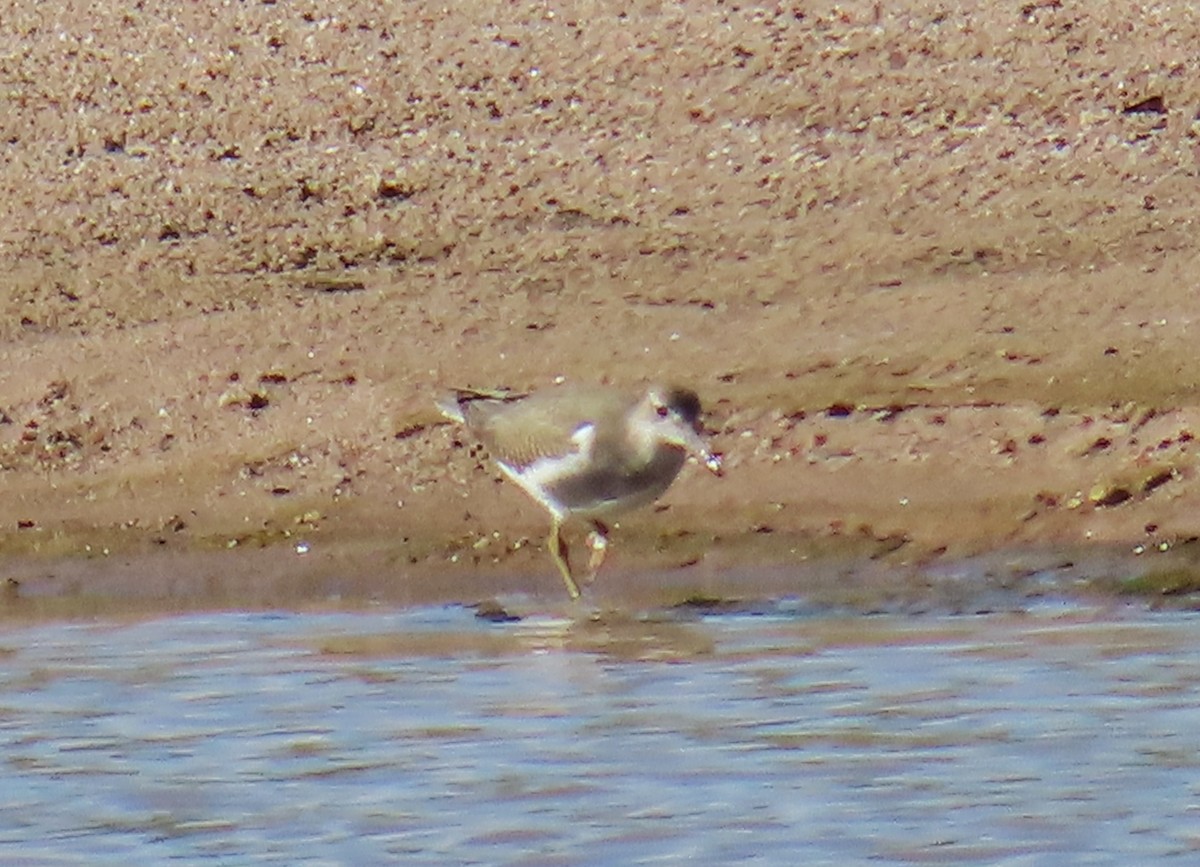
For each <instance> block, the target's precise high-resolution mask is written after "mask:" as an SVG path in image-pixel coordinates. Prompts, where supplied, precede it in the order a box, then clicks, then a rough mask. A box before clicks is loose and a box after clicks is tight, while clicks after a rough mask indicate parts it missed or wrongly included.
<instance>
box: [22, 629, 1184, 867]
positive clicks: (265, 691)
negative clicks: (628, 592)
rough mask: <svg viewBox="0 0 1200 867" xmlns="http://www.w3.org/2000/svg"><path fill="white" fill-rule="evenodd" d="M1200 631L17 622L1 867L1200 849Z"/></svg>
mask: <svg viewBox="0 0 1200 867" xmlns="http://www.w3.org/2000/svg"><path fill="white" fill-rule="evenodd" d="M1198 686H1200V619H1197V618H1196V617H1195V616H1190V615H1183V614H1157V615H1149V614H1133V613H1128V612H1119V613H1116V614H1114V613H1112V612H1107V613H1098V612H1089V611H1087V610H1082V609H1078V608H1043V609H1040V610H1035V611H1034V612H1032V613H1027V614H1021V615H1013V614H1007V615H995V616H986V617H982V616H981V617H935V616H923V617H899V616H897V617H891V616H886V617H885V616H879V617H864V616H857V617H845V618H839V617H821V616H812V615H811V614H810V615H802V614H800V613H796V612H792V613H789V612H787V611H783V610H781V611H779V612H778V613H769V614H760V615H755V616H751V615H744V614H742V615H736V614H729V615H723V616H707V617H704V616H701V617H696V618H691V619H682V620H681V619H679V618H645V617H642V618H638V617H627V616H626V617H622V616H617V615H612V616H607V617H602V618H600V619H599V620H591V619H587V618H584V619H582V620H578V621H573V620H571V619H568V618H553V617H549V616H545V617H537V616H533V617H528V618H526V619H524V620H522V621H520V622H515V623H489V622H485V621H482V620H478V619H476V618H475V617H474V615H473V612H472V611H470V610H467V609H461V608H437V609H417V610H405V611H379V612H373V613H328V614H239V613H217V614H204V615H187V616H180V617H174V618H164V619H159V620H150V621H144V622H138V623H131V624H115V623H107V624H105V623H101V624H95V623H90V624H86V625H84V624H77V623H76V624H63V623H56V624H41V625H37V626H26V627H14V626H11V625H10V626H6V627H5V631H4V632H3V633H2V634H0V741H2V743H3V748H2V753H0V755H2V756H3V776H2V778H0V779H2V780H3V786H2V787H0V862H3V863H24V864H75V863H78V864H104V863H124V864H132V863H138V864H144V863H161V862H164V861H167V860H169V859H175V860H177V861H180V862H191V861H210V862H220V863H239V864H241V863H275V864H304V863H316V864H372V863H389V862H403V863H413V864H420V863H426V864H445V863H511V864H601V863H604V864H618V863H651V862H660V863H673V862H678V861H683V860H684V859H694V860H695V862H696V863H709V864H722V863H760V864H796V863H804V864H855V863H866V862H869V863H876V864H930V863H933V864H1022V865H1024V864H1131V863H1148V862H1158V861H1171V862H1175V863H1181V864H1194V863H1200V862H1198V861H1197V859H1198V858H1200V691H1198Z"/></svg>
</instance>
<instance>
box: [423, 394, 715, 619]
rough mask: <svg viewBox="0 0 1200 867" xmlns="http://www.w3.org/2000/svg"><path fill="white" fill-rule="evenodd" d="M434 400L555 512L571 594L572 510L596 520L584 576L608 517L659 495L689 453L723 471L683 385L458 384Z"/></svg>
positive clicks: (561, 566) (554, 538)
mask: <svg viewBox="0 0 1200 867" xmlns="http://www.w3.org/2000/svg"><path fill="white" fill-rule="evenodd" d="M438 406H439V407H440V409H441V410H442V412H443V414H445V415H446V416H447V417H448V418H450V419H453V420H454V421H457V422H461V423H463V424H465V425H466V427H467V429H468V430H469V431H470V432H471V433H472V434H474V435H475V436H476V437H478V438H479V440H480V441H481V442H482V443H483V445H484V446H485V447H486V448H487V449H488V451H489V452H490V453H491V456H492V459H493V460H495V462H496V463H497V464H498V465H499V467H500V470H501V471H502V472H503V473H504V475H506V476H508V478H509V479H511V480H512V481H514V482H516V483H517V484H518V485H519V486H520V487H521V488H523V489H524V490H525V492H526V493H528V494H529V495H530V496H531V497H533V499H535V500H536V501H537V502H538V503H540V504H541V505H542V507H543V508H545V509H546V511H547V512H549V513H550V520H551V526H550V538H549V540H548V542H547V546H548V547H549V549H550V556H551V557H553V558H554V563H555V565H556V566H558V571H559V572H561V573H562V577H563V581H564V583H566V585H567V592H568V593H570V594H571V598H572V599H578V598H579V585H578V584H576V582H575V575H574V573H573V572H572V570H571V561H570V556H569V553H568V551H567V545H566V542H565V541H564V540H563V537H562V525H563V522H564V521H566V520H567V518H569V517H571V516H578V517H581V518H584V519H586V520H587V521H588V522H589V523H590V524H591V527H592V529H591V532H590V533H588V545H589V547H590V548H591V557H590V558H589V560H588V571H587V576H586V579H587V580H591V578H592V577H594V576H595V574H596V571H597V570H598V569H599V568H600V564H601V563H603V562H604V555H605V552H606V550H607V546H608V527H607V526H605V524H604V523H603V521H601V518H602V517H608V516H611V515H614V514H618V513H620V512H624V511H627V510H629V509H633V508H636V507H637V506H642V505H645V504H647V503H650V502H653V501H654V500H656V499H658V497H660V496H661V495H662V494H663V492H664V491H666V490H667V488H669V487H670V486H671V482H673V481H674V480H675V476H676V475H678V474H679V470H680V469H681V468H682V467H683V464H684V462H685V461H686V460H687V457H688V455H689V454H691V455H695V456H696V457H697V458H698V459H700V460H702V461H703V462H704V465H705V466H706V467H708V469H710V470H711V471H712V472H713V473H715V474H717V475H720V474H721V459H720V458H719V457H718V456H716V455H714V454H713V453H712V452H710V451H709V450H708V447H707V446H706V445H705V444H704V441H703V440H702V439H701V438H700V399H699V398H698V397H696V394H695V392H692V391H689V390H687V389H685V388H660V387H657V386H652V387H650V388H646V389H644V390H643V391H641V392H640V393H633V394H631V393H629V392H626V391H622V390H620V389H616V388H609V387H603V386H592V387H561V388H553V389H547V390H545V391H538V392H534V393H532V394H513V393H508V392H487V391H476V390H473V389H455V390H454V391H453V392H452V393H451V394H449V395H448V396H447V397H446V398H445V399H443V400H442V401H440V402H439V404H438Z"/></svg>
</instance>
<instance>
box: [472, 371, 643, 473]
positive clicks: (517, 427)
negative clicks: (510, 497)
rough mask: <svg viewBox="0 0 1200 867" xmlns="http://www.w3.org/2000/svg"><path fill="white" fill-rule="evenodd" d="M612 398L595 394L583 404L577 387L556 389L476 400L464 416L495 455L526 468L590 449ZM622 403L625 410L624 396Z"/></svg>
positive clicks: (512, 464)
mask: <svg viewBox="0 0 1200 867" xmlns="http://www.w3.org/2000/svg"><path fill="white" fill-rule="evenodd" d="M608 400H609V398H607V396H603V397H600V398H597V397H596V396H595V395H590V396H589V398H588V400H587V402H586V403H585V404H582V405H581V403H580V402H579V401H578V400H575V399H574V398H573V395H572V394H571V392H569V391H567V390H565V389H564V390H562V391H560V390H557V389H551V390H548V391H541V392H536V393H534V394H531V395H528V396H524V397H521V398H517V399H511V400H487V399H478V400H473V401H471V402H470V403H469V404H468V405H467V406H466V407H464V415H465V417H466V423H467V427H468V428H470V429H471V430H472V431H473V432H474V433H475V434H476V436H478V437H479V438H480V439H481V440H482V441H483V444H484V445H485V446H487V448H488V451H490V452H491V454H492V457H494V458H495V459H496V460H500V461H503V462H504V463H506V464H509V465H510V466H514V467H518V468H520V467H525V466H528V465H529V464H531V463H533V462H534V461H536V460H538V459H539V458H546V457H560V456H566V455H570V454H574V453H577V452H579V451H581V450H586V449H587V448H588V447H589V445H590V443H591V441H592V438H593V437H592V435H591V434H592V432H593V431H594V428H595V425H596V422H595V419H596V418H597V417H607V416H608V415H610V414H611V413H612V411H613V410H612V408H611V407H610V406H608V403H607V401H608ZM617 407H618V411H619V408H620V403H619V399H618V400H617Z"/></svg>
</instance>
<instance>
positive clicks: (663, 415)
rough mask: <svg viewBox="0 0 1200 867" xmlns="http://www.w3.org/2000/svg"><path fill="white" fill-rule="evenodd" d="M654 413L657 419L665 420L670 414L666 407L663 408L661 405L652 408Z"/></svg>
mask: <svg viewBox="0 0 1200 867" xmlns="http://www.w3.org/2000/svg"><path fill="white" fill-rule="evenodd" d="M654 411H655V412H656V413H658V417H659V418H666V417H667V416H669V415H670V414H671V410H670V409H669V408H668V407H666V406H663V405H661V404H660V405H658V406H656V407H655V408H654Z"/></svg>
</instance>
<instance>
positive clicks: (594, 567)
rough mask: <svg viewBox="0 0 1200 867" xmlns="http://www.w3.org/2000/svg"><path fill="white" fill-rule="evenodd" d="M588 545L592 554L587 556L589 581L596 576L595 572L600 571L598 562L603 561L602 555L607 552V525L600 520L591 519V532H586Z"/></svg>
mask: <svg viewBox="0 0 1200 867" xmlns="http://www.w3.org/2000/svg"><path fill="white" fill-rule="evenodd" d="M587 542H588V547H589V548H591V549H592V556H590V557H588V577H587V580H588V581H591V580H592V579H593V578H595V577H596V573H597V572H599V571H600V564H601V563H603V562H604V556H605V555H606V554H607V553H608V527H606V526H604V524H602V523H601V522H600V521H596V520H593V521H592V532H590V533H588V537H587Z"/></svg>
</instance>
